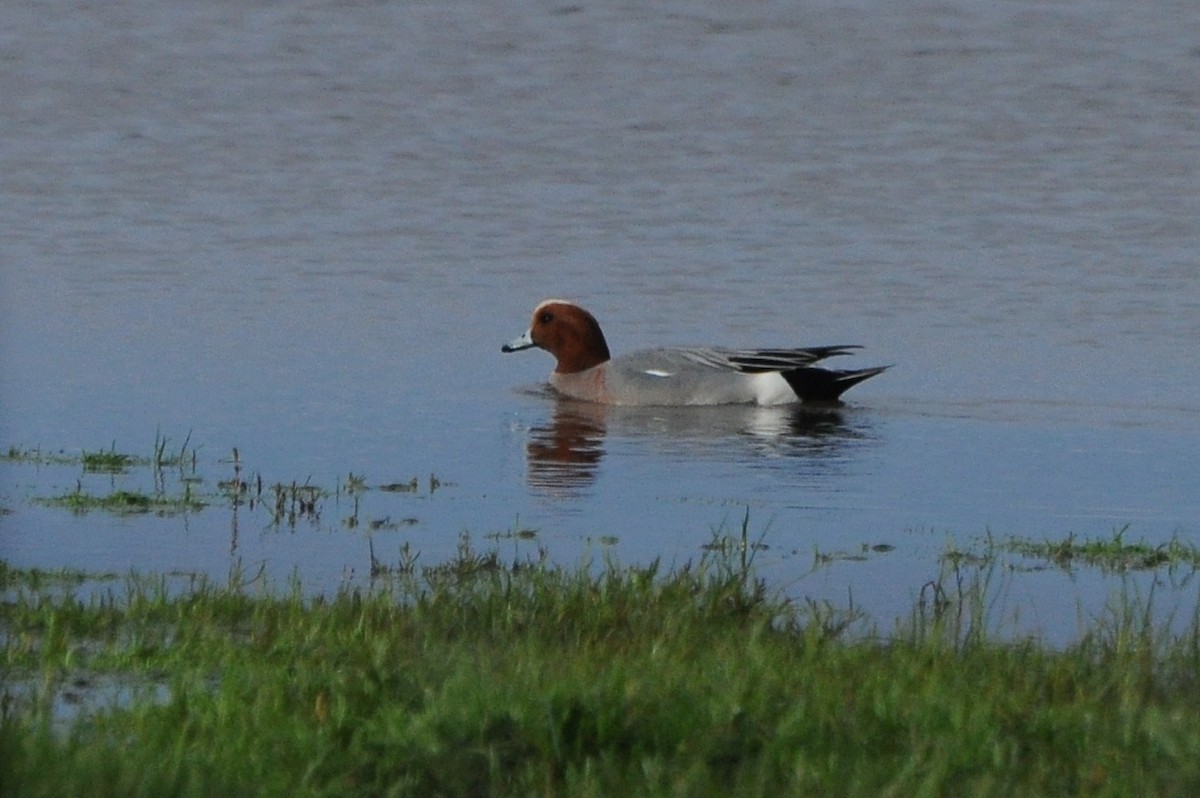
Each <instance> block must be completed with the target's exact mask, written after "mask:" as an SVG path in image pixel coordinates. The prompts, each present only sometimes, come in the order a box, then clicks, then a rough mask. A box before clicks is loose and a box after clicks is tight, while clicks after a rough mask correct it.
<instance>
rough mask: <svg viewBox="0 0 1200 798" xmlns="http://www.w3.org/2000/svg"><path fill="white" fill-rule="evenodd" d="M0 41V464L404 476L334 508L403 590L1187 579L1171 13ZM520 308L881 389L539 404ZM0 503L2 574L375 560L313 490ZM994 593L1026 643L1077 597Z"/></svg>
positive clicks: (60, 475) (142, 26) (146, 29)
mask: <svg viewBox="0 0 1200 798" xmlns="http://www.w3.org/2000/svg"><path fill="white" fill-rule="evenodd" d="M5 18H6V21H5V26H4V31H3V32H0V51H2V52H3V54H4V57H3V58H2V59H0V86H3V89H0V91H2V92H3V96H4V100H5V102H4V106H5V112H4V114H3V115H2V116H0V174H3V178H2V180H0V229H2V230H3V231H4V234H3V237H2V238H0V303H2V306H0V311H2V313H3V320H2V321H0V355H2V358H3V361H2V362H3V374H2V376H0V445H3V446H20V447H34V446H41V447H44V448H48V449H54V448H60V447H65V448H67V449H71V450H78V448H80V447H82V448H86V449H92V450H95V449H99V448H107V447H109V446H110V445H112V444H113V443H114V442H115V443H116V444H117V447H118V448H119V449H121V450H123V451H134V452H137V453H141V452H148V450H149V449H150V447H151V445H152V442H153V440H154V436H155V433H156V431H161V432H162V434H164V435H167V436H168V437H170V438H171V440H172V443H173V444H179V443H180V442H181V441H182V440H183V438H184V437H185V436H186V435H187V434H188V433H189V431H190V433H191V443H192V444H193V445H196V446H199V447H200V448H199V458H200V460H201V463H202V467H201V472H202V473H203V475H204V476H205V478H206V479H207V480H208V482H207V484H208V485H209V486H210V487H211V486H212V484H213V483H215V482H216V480H217V479H224V478H226V477H227V476H228V475H229V474H228V472H229V471H230V470H231V465H230V464H229V463H228V462H221V461H227V460H228V459H229V458H230V453H231V451H232V449H233V447H238V449H239V451H240V454H241V458H242V460H243V462H244V465H245V468H246V469H247V470H248V472H250V473H261V474H262V475H263V476H264V478H265V479H266V480H268V481H273V480H281V481H285V482H290V481H292V480H297V481H301V482H303V481H305V480H306V479H307V480H311V481H312V482H314V483H316V484H319V485H323V486H326V487H330V488H332V487H335V486H337V485H339V484H341V483H344V481H345V479H346V476H347V474H348V473H350V472H353V473H354V474H359V475H364V476H365V477H366V478H367V480H368V482H369V483H370V484H373V485H378V484H383V483H390V482H405V481H407V480H409V479H410V478H411V477H413V476H418V477H419V479H420V482H421V485H422V488H421V490H420V491H418V492H417V493H416V494H400V493H383V492H379V491H372V492H370V493H368V494H367V495H366V496H365V497H363V498H362V500H361V506H360V507H359V516H360V517H361V519H362V520H363V521H367V520H372V519H374V520H382V519H389V522H390V525H388V526H387V528H385V529H383V530H380V531H378V532H376V533H375V534H374V535H373V536H372V542H373V544H374V545H375V548H376V552H377V554H381V555H384V556H389V557H392V558H394V557H395V556H397V552H398V551H399V549H400V546H401V545H403V544H404V543H406V542H407V543H409V544H410V545H411V546H412V547H413V548H414V549H416V550H419V551H421V552H422V558H423V560H422V561H425V562H429V561H435V560H436V559H437V558H439V557H442V556H446V555H447V554H448V553H450V552H452V551H453V549H454V546H455V545H456V544H457V541H458V537H459V534H460V533H461V532H462V531H464V530H467V531H469V532H470V533H471V534H472V536H473V538H474V539H475V540H476V542H477V543H482V541H483V540H484V539H486V538H485V536H487V535H488V534H491V533H506V531H507V532H508V533H511V532H512V531H513V530H515V529H518V528H529V529H536V530H538V535H537V539H536V541H533V542H530V541H523V540H521V539H518V538H512V537H511V536H508V537H505V536H502V537H501V541H502V542H500V543H499V544H498V545H502V546H504V547H509V546H511V547H512V549H513V550H514V551H517V552H525V551H527V550H529V549H530V548H532V547H535V546H537V545H541V546H544V547H545V548H546V549H547V550H548V551H549V552H550V553H551V555H552V556H554V557H555V558H556V559H560V560H563V561H567V562H571V561H574V560H575V559H577V558H578V557H579V556H581V555H582V554H583V553H585V552H588V551H591V552H593V553H595V552H600V551H608V552H611V553H614V554H615V555H616V556H617V557H618V558H620V559H622V560H624V561H645V560H647V559H650V558H653V557H662V558H663V559H664V560H666V561H671V562H678V561H683V560H686V559H689V558H694V557H696V556H699V554H700V553H701V551H702V546H703V545H704V544H705V543H707V542H709V541H710V540H711V538H712V535H713V533H714V530H722V531H728V532H735V531H737V530H738V529H740V525H741V524H742V522H743V520H744V519H746V517H747V516H746V513H747V511H748V512H749V516H748V522H747V523H748V528H749V530H750V532H751V534H752V535H754V536H755V537H759V536H762V538H763V542H764V543H765V544H766V546H767V548H766V549H764V550H762V551H760V552H759V553H758V557H759V562H760V564H761V565H762V566H763V567H764V568H765V569H766V570H767V572H769V573H770V575H771V578H772V579H773V580H775V581H776V582H778V583H780V584H783V585H785V586H787V588H788V589H789V590H792V591H794V592H795V593H797V594H798V595H805V596H810V597H816V598H828V599H831V600H834V601H837V602H839V603H843V604H844V603H845V602H846V600H847V597H852V599H853V601H854V602H855V603H856V604H858V605H860V606H864V607H865V608H867V609H869V610H872V611H875V612H878V613H880V614H882V615H885V616H886V615H887V613H888V612H891V611H893V610H894V611H898V612H903V611H904V609H905V608H907V607H908V606H910V604H911V602H912V600H913V598H914V596H916V595H918V594H919V591H920V589H921V587H922V585H924V584H925V583H926V582H928V581H929V580H930V579H931V578H934V577H935V576H936V575H937V573H938V569H939V564H938V556H939V554H940V553H941V552H942V551H943V550H944V549H945V547H946V546H947V544H948V542H955V543H959V544H963V545H970V544H971V543H972V541H977V540H978V539H979V538H980V537H982V536H984V535H986V534H988V533H989V532H990V533H992V534H994V535H999V536H1005V535H1021V536H1026V537H1032V538H1041V537H1056V538H1060V537H1063V536H1065V535H1067V534H1070V533H1074V534H1076V535H1080V536H1092V537H1097V536H1099V537H1104V536H1109V535H1111V534H1112V533H1113V531H1114V530H1115V529H1119V528H1122V527H1124V526H1126V525H1128V526H1129V531H1128V532H1127V536H1131V537H1133V538H1134V539H1146V540H1149V541H1152V542H1161V541H1164V540H1167V539H1169V538H1170V537H1171V536H1172V535H1178V536H1180V537H1182V538H1184V539H1186V540H1190V541H1193V542H1200V498H1198V496H1200V492H1198V491H1197V485H1200V465H1198V463H1200V458H1197V457H1196V455H1195V453H1196V452H1197V451H1200V401H1198V400H1197V395H1198V394H1200V390H1198V388H1200V363H1198V361H1197V355H1196V352H1197V349H1196V341H1198V340H1200V175H1198V174H1197V171H1198V167H1197V164H1200V74H1198V73H1200V47H1198V45H1197V42H1200V14H1197V13H1196V11H1195V9H1194V4H1193V3H1191V2H1190V0H1179V1H1178V2H1171V1H1170V0H1155V1H1154V2H1151V3H1143V4H1140V5H1137V6H1131V5H1129V4H1127V3H1126V4H1122V3H1117V2H1107V1H1104V0H1081V1H1080V2H1072V3H1049V4H1048V3H1045V2H1032V1H1031V2H1008V3H1002V4H977V3H968V2H944V3H937V4H919V5H913V4H897V3H890V2H883V1H882V0H862V2H857V3H849V4H847V3H810V4H800V5H798V4H794V3H785V2H768V3H756V4H729V3H716V2H707V1H705V0H698V1H697V0H689V1H688V2H683V0H678V1H674V0H672V1H669V2H661V3H654V4H651V5H647V4H645V3H633V2H630V3H611V4H604V5H603V7H596V8H592V7H590V6H587V5H582V4H570V3H561V4H553V3H540V2H527V1H525V0H522V2H517V3H515V4H514V3H509V4H505V5H503V6H495V5H494V4H488V3H482V2H463V3H453V4H444V3H437V4H421V3H400V2H396V3H375V4H341V3H325V2H288V3H259V4H251V3H243V2H209V3H204V4H194V5H192V6H189V7H187V8H180V7H172V6H170V5H162V4H158V3H153V2H149V1H148V0H143V1H139V0H122V2H114V3H106V4H102V5H100V6H95V7H88V8H87V9H86V10H85V9H83V8H82V7H78V6H76V5H75V4H72V3H69V2H58V1H57V0H49V1H48V2H40V3H34V2H22V3H9V4H7V5H6V9H5ZM547 296H567V297H572V298H575V299H577V300H579V301H581V302H583V303H584V304H585V305H587V306H588V307H589V308H591V309H592V310H593V311H594V312H595V313H596V314H597V316H598V317H599V318H600V320H601V322H602V323H603V324H604V326H605V329H606V332H607V334H608V337H609V342H610V344H611V345H612V347H613V349H614V351H623V350H627V349H631V348H635V347H638V346H641V345H647V344H655V343H727V344H731V345H778V346H789V345H806V344H827V343H861V344H864V345H865V346H866V349H865V350H864V352H863V354H862V355H860V356H858V357H856V358H855V359H854V361H855V362H861V364H862V365H871V364H876V363H895V364H896V367H895V368H894V369H892V370H891V371H889V372H888V373H887V374H886V375H884V376H881V377H878V378H876V379H873V380H871V381H870V382H868V383H865V384H863V385H861V386H859V387H857V388H855V389H853V391H852V392H851V393H850V394H848V396H847V398H848V399H849V400H850V404H849V405H848V407H847V408H845V409H844V410H843V411H841V412H839V413H837V414H832V415H830V414H816V415H813V414H801V415H796V414H792V413H786V412H783V413H781V412H779V411H766V410H753V409H747V408H720V409H712V410H703V411H695V410H688V411H670V410H663V409H656V410H652V411H649V410H647V411H607V412H604V411H601V410H598V409H596V408H579V407H575V406H570V405H565V404H560V403H557V402H556V401H555V400H554V399H553V398H552V397H549V396H548V395H546V393H545V392H544V391H543V390H542V389H540V388H539V385H540V383H541V381H542V380H543V379H544V376H545V374H546V372H547V371H548V370H549V368H550V365H551V364H550V361H549V358H547V357H546V356H544V355H543V354H542V353H525V354H522V355H511V356H501V355H500V354H499V351H498V350H499V345H500V344H501V343H502V342H504V341H507V340H509V339H510V338H511V337H513V336H514V335H516V334H517V333H519V332H520V331H522V330H523V329H524V328H525V326H526V325H527V323H528V314H529V312H530V311H531V310H532V308H533V306H534V305H535V304H536V303H537V302H538V301H539V300H540V299H542V298H545V297H547ZM0 473H2V474H3V482H2V483H0V491H2V492H3V495H2V496H0V503H2V505H3V507H4V508H5V509H6V510H8V511H10V512H9V513H8V514H5V515H2V516H0V531H2V539H0V549H2V551H0V553H2V556H3V557H5V558H6V559H8V560H10V561H12V562H14V563H16V564H19V565H24V566H41V567H56V566H59V565H73V566H85V567H90V568H102V569H114V570H119V571H123V570H126V569H128V568H131V567H132V568H137V569H140V570H171V569H181V570H201V571H209V572H213V573H217V574H224V573H225V572H226V571H227V570H228V568H229V567H230V566H231V564H237V563H243V564H246V563H249V564H250V565H251V567H253V566H254V565H255V564H257V563H262V562H265V563H266V564H267V565H268V567H269V569H270V571H271V572H272V573H274V574H277V575H283V574H287V573H290V572H291V571H292V570H295V571H296V572H298V573H299V574H300V575H301V576H302V577H303V578H304V580H305V583H306V584H309V585H311V586H313V587H314V589H329V588H332V587H333V586H335V585H337V584H339V583H340V582H341V581H342V580H343V579H345V578H349V577H351V576H353V578H363V574H364V573H365V571H366V570H367V569H368V568H369V555H368V553H367V545H366V540H367V537H368V535H367V534H366V532H365V531H364V527H363V526H358V527H349V526H348V525H347V524H346V523H345V521H346V520H347V519H349V518H354V517H356V516H355V515H354V508H353V505H352V503H351V502H350V501H349V498H348V497H346V496H344V495H343V496H341V497H333V498H330V499H329V500H327V502H326V503H325V505H324V507H323V510H322V515H321V519H320V521H319V522H315V523H307V522H304V523H300V524H298V525H297V526H296V527H295V528H294V529H292V528H289V527H287V526H286V525H284V527H283V528H282V529H281V528H279V527H277V526H275V525H273V524H271V523H269V519H267V518H265V517H264V514H262V513H258V514H254V513H245V512H243V514H242V515H240V516H237V517H231V513H230V512H229V511H228V510H227V509H210V510H207V511H205V512H202V513H198V514H191V515H188V516H183V517H179V516H175V517H170V518H158V517H154V516H151V517H139V518H111V517H108V516H104V515H101V514H96V513H92V514H89V515H87V516H83V517H73V516H71V515H69V514H67V513H65V512H64V511H62V510H57V509H50V508H44V507H41V506H38V505H35V504H31V503H30V499H31V498H33V497H35V496H45V495H51V494H54V493H61V492H64V491H67V490H70V489H73V488H74V487H75V484H76V480H78V479H81V478H82V479H83V480H84V482H85V484H89V485H91V484H92V483H96V482H97V481H99V482H100V483H103V484H100V485H97V486H96V487H95V489H96V490H98V491H102V490H103V489H107V488H108V487H111V486H117V487H119V486H122V485H127V484H131V483H134V482H137V480H145V479H148V478H149V477H148V476H147V475H146V474H131V475H126V476H116V477H96V476H95V475H83V476H82V477H81V475H80V474H79V472H78V469H77V468H76V469H75V470H73V471H72V470H71V469H70V468H66V469H63V468H55V467H50V466H44V467H33V466H30V465H26V464H12V463H5V464H3V465H0ZM429 474H435V475H436V476H437V478H438V479H439V480H440V481H441V483H442V485H441V487H439V488H438V489H437V490H436V491H434V492H433V493H430V492H429V491H428V489H427V487H425V485H426V480H427V476H428V475H429ZM105 480H107V482H105ZM412 519H415V522H414V521H413V520H412ZM614 539H615V542H614ZM880 544H882V545H884V547H885V548H886V547H887V546H894V547H895V548H893V549H891V550H890V551H886V550H879V551H877V550H876V549H874V548H872V547H875V546H878V545H880ZM816 553H822V554H826V555H830V554H832V555H835V556H834V557H833V558H832V560H829V559H828V558H826V559H818V558H816V556H815V554H816ZM814 561H817V562H823V563H825V564H824V565H821V566H820V567H817V568H816V569H815V570H814V569H813V565H814ZM1011 579H1012V581H1013V584H1012V585H1011V588H1010V595H1011V601H1012V602H1013V603H1014V604H1017V605H1020V607H1021V608H1022V609H1021V612H1022V614H1023V617H1024V618H1025V619H1029V618H1031V617H1032V618H1033V619H1034V623H1035V625H1039V626H1041V627H1044V628H1050V629H1051V630H1054V629H1056V628H1058V629H1067V628H1073V627H1074V624H1075V623H1076V616H1077V614H1078V613H1079V611H1080V607H1083V608H1084V611H1085V612H1095V611H1097V610H1096V608H1097V607H1098V606H1099V605H1100V604H1102V602H1103V600H1104V599H1105V598H1106V596H1107V594H1108V593H1109V592H1111V591H1112V590H1113V589H1114V580H1112V579H1098V578H1093V577H1092V576H1090V575H1079V574H1076V575H1074V576H1062V575H1059V574H1057V573H1053V572H1051V573H1048V572H1045V571H1034V572H1030V573H1025V572H1019V573H1017V575H1016V576H1013V577H1011ZM1152 579H1153V577H1146V578H1144V579H1143V580H1142V581H1140V582H1138V583H1137V585H1136V586H1137V587H1138V589H1143V588H1145V589H1148V585H1149V583H1150V581H1152Z"/></svg>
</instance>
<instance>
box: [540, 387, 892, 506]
mask: <svg viewBox="0 0 1200 798" xmlns="http://www.w3.org/2000/svg"><path fill="white" fill-rule="evenodd" d="M553 401H554V404H553V411H552V413H551V416H550V418H549V419H548V420H547V422H546V423H544V424H538V425H534V426H533V427H532V428H531V429H530V430H529V441H528V443H527V444H526V447H525V452H526V459H527V462H528V469H527V473H528V482H529V485H530V487H532V488H535V489H538V490H541V491H548V492H552V493H561V494H572V493H577V492H579V491H581V490H582V489H584V488H587V487H589V486H590V485H591V484H592V483H593V482H594V481H595V479H596V476H597V474H598V472H599V469H600V465H601V463H602V461H603V460H604V457H605V454H606V451H607V448H608V446H610V445H611V443H612V442H614V441H619V440H626V441H629V440H633V441H636V440H638V439H644V440H649V441H651V442H652V445H653V450H654V452H655V454H656V456H659V457H664V456H665V457H668V458H673V459H678V460H695V459H708V460H720V461H744V462H746V463H747V464H750V465H753V464H755V463H757V462H761V461H763V460H764V458H770V459H773V460H774V459H778V458H780V457H785V458H795V459H803V460H808V461H815V462H821V463H823V464H824V466H823V470H828V468H829V467H830V464H831V463H835V462H841V461H843V460H844V459H845V457H846V455H847V449H848V447H850V446H852V445H854V444H856V443H859V442H862V441H864V440H868V439H870V437H871V436H870V435H869V429H868V424H867V422H866V421H865V420H864V419H862V418H861V417H859V416H857V415H854V414H850V417H851V418H852V419H853V420H852V421H848V420H847V419H848V413H847V411H846V410H845V409H843V408H841V407H820V408H813V407H805V406H784V407H758V406H753V405H725V406H717V407H613V406H608V405H598V404H594V403H591V402H577V401H574V400H570V399H561V398H557V399H555V400H553Z"/></svg>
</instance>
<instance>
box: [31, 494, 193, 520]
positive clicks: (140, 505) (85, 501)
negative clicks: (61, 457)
mask: <svg viewBox="0 0 1200 798" xmlns="http://www.w3.org/2000/svg"><path fill="white" fill-rule="evenodd" d="M36 501H37V502H38V503H39V504H44V505H46V506H48V507H63V508H65V509H68V510H70V511H71V512H74V513H87V512H91V511H93V510H102V511H105V512H110V513H158V514H161V515H169V514H173V513H181V512H187V511H196V510H202V509H204V507H205V502H204V501H202V500H201V499H199V498H197V497H195V496H193V495H192V494H191V492H190V491H185V492H184V493H183V494H182V495H179V496H168V495H165V494H160V493H143V492H142V491H137V490H115V491H113V492H112V493H106V494H103V495H97V494H93V493H88V492H86V491H84V490H82V489H77V490H74V491H71V492H70V493H64V494H62V495H60V496H50V497H46V498H39V499H36Z"/></svg>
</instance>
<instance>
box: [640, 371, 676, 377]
mask: <svg viewBox="0 0 1200 798" xmlns="http://www.w3.org/2000/svg"><path fill="white" fill-rule="evenodd" d="M646 373H647V374H649V375H650V376H651V377H674V376H675V372H673V371H664V370H663V369H646Z"/></svg>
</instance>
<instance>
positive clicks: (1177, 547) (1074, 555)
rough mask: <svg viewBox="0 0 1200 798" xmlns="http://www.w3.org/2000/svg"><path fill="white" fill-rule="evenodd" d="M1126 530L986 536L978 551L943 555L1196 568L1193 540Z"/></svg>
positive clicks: (1062, 564)
mask: <svg viewBox="0 0 1200 798" xmlns="http://www.w3.org/2000/svg"><path fill="white" fill-rule="evenodd" d="M1128 532H1129V527H1128V526H1125V527H1121V528H1120V529H1117V530H1115V531H1114V532H1113V535H1112V537H1111V538H1094V539H1093V538H1080V537H1077V536H1076V535H1074V534H1069V535H1067V536H1066V537H1065V538H1063V539H1061V540H1051V539H1045V540H1033V539H1030V538H1022V537H1014V538H1009V539H1005V540H997V539H995V538H992V537H991V536H988V537H987V538H986V539H985V540H984V541H983V547H982V551H971V550H968V549H960V548H957V547H953V548H951V549H950V550H949V551H948V552H946V554H945V559H947V560H951V561H958V562H973V561H975V562H988V561H994V560H996V559H997V558H998V555H1000V554H1002V553H1005V552H1007V553H1011V554H1016V555H1018V556H1019V557H1021V558H1022V559H1023V560H1024V561H1025V567H1033V568H1037V567H1041V565H1042V564H1046V565H1050V566H1053V567H1055V568H1060V569H1062V570H1065V571H1070V570H1072V569H1075V568H1096V569H1098V570H1100V571H1102V572H1104V573H1125V572H1128V571H1153V570H1159V569H1167V570H1169V571H1171V570H1175V571H1178V570H1180V569H1188V570H1189V572H1195V570H1196V569H1197V568H1200V547H1197V546H1196V545H1195V544H1194V543H1190V542H1188V541H1185V540H1181V539H1180V538H1179V537H1178V536H1175V537H1172V538H1171V539H1170V540H1167V541H1165V542H1163V543H1157V544H1155V543H1149V542H1147V541H1145V540H1138V541H1128V540H1126V535H1127V534H1128ZM1030 563H1033V565H1032V566H1031V565H1030Z"/></svg>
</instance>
